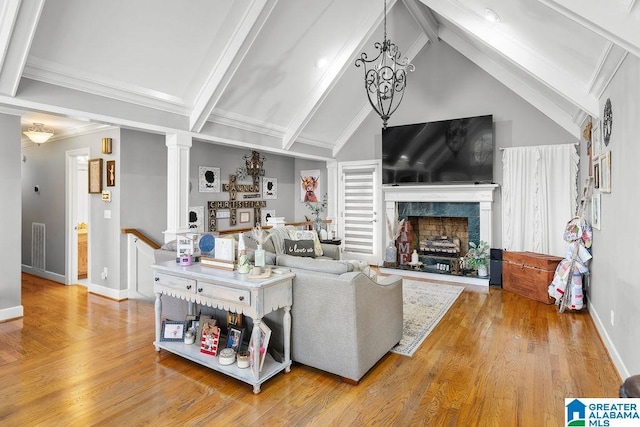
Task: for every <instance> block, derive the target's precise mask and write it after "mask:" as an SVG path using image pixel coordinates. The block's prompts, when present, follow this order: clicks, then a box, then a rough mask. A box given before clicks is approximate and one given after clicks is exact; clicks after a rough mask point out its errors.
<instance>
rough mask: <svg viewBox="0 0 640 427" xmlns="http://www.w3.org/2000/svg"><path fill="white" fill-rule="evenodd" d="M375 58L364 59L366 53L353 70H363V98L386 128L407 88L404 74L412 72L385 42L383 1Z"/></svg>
mask: <svg viewBox="0 0 640 427" xmlns="http://www.w3.org/2000/svg"><path fill="white" fill-rule="evenodd" d="M374 46H375V48H376V49H378V51H379V53H378V55H377V56H376V57H375V58H373V59H371V60H368V59H367V54H366V52H363V53H362V54H361V55H360V58H358V59H356V67H359V66H360V65H362V66H363V67H364V87H365V90H366V92H367V98H368V99H369V103H370V104H371V106H372V107H373V109H374V110H375V111H376V113H378V115H379V116H380V118H381V119H382V126H383V128H384V129H386V128H387V121H388V120H389V118H390V117H391V115H392V114H393V113H394V112H395V111H396V110H397V109H398V107H399V106H400V103H401V102H402V98H403V97H404V89H405V88H406V86H407V71H409V72H412V71H414V70H415V67H414V66H413V64H410V63H409V59H408V58H406V57H405V58H404V59H402V60H400V56H401V55H400V50H399V49H398V46H396V45H395V44H394V43H391V40H388V39H387V0H385V1H384V40H383V42H382V43H380V42H376V43H375V44H374Z"/></svg>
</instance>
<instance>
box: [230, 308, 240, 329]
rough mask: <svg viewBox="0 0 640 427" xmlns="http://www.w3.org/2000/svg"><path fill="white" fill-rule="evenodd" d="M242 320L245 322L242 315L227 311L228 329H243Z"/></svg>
mask: <svg viewBox="0 0 640 427" xmlns="http://www.w3.org/2000/svg"><path fill="white" fill-rule="evenodd" d="M242 320H243V318H242V313H234V312H232V311H227V328H229V327H231V326H235V327H238V328H241V327H242Z"/></svg>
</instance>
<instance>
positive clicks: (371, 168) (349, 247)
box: [338, 161, 384, 265]
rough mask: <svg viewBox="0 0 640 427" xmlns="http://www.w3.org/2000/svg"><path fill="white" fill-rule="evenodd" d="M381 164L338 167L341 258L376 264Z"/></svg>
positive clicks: (343, 164)
mask: <svg viewBox="0 0 640 427" xmlns="http://www.w3.org/2000/svg"><path fill="white" fill-rule="evenodd" d="M380 169H381V164H380V162H376V161H364V162H343V163H340V164H339V175H340V183H339V197H338V200H339V207H338V215H339V216H340V217H341V221H340V236H341V238H342V245H343V255H342V257H343V258H344V259H355V260H361V261H365V262H367V263H369V264H371V265H378V264H379V262H380V259H381V258H380V253H381V252H380V251H381V248H380V233H381V227H380V221H379V218H384V215H380V213H381V204H380V203H381V202H380V201H381V199H382V194H381V193H382V190H381V186H380V182H381V176H380Z"/></svg>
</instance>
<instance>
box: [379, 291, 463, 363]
mask: <svg viewBox="0 0 640 427" xmlns="http://www.w3.org/2000/svg"><path fill="white" fill-rule="evenodd" d="M463 290H464V287H462V286H453V285H441V284H436V283H429V282H418V281H416V280H406V279H403V280H402V293H403V310H404V327H403V330H402V339H401V340H400V343H399V344H398V345H396V346H395V347H394V348H392V349H391V351H392V352H394V353H398V354H402V355H404V356H409V357H411V356H413V353H415V352H416V350H417V349H418V348H419V347H420V344H422V342H423V341H424V340H425V338H427V336H428V335H429V333H430V332H431V331H432V330H433V328H435V327H436V325H437V324H438V322H440V319H442V317H444V315H445V314H446V313H447V311H448V310H449V308H451V306H452V305H453V303H454V302H455V300H456V299H457V298H458V296H460V294H461V293H462V291H463Z"/></svg>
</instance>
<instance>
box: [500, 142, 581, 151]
mask: <svg viewBox="0 0 640 427" xmlns="http://www.w3.org/2000/svg"><path fill="white" fill-rule="evenodd" d="M550 145H553V144H550ZM556 145H560V144H556ZM562 145H564V144H562ZM567 145H569V144H567ZM571 145H575V146H578V145H580V143H579V142H574V143H572V144H571ZM527 147H544V145H533V146H532V145H527ZM507 148H519V147H507ZM504 149H505V147H500V148H498V150H500V151H504Z"/></svg>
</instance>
